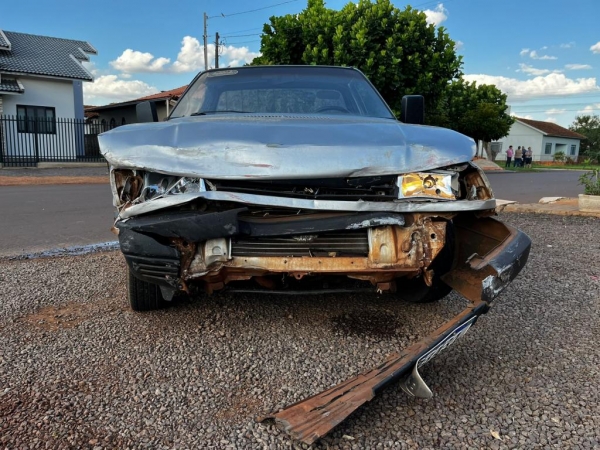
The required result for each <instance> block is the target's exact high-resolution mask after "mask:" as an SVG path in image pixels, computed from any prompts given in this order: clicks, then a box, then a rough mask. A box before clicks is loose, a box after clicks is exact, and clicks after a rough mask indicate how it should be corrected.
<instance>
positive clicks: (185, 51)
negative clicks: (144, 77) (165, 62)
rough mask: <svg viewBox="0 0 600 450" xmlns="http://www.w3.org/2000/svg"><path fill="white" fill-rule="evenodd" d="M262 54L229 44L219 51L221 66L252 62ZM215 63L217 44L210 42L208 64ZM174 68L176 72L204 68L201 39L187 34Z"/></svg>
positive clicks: (212, 65) (210, 65) (212, 64)
mask: <svg viewBox="0 0 600 450" xmlns="http://www.w3.org/2000/svg"><path fill="white" fill-rule="evenodd" d="M257 56H260V53H258V52H251V51H250V50H249V49H248V47H234V46H233V45H228V46H226V47H222V48H221V52H220V53H219V66H220V67H236V66H241V65H244V64H247V63H250V62H252V60H253V59H254V58H256V57H257ZM214 65H215V45H214V44H208V66H209V67H214ZM172 70H173V71H175V72H197V71H199V70H204V47H203V46H202V45H200V41H198V39H196V38H195V37H192V36H185V37H184V38H183V40H182V41H181V50H180V51H179V54H178V55H177V61H175V62H174V63H173V66H172Z"/></svg>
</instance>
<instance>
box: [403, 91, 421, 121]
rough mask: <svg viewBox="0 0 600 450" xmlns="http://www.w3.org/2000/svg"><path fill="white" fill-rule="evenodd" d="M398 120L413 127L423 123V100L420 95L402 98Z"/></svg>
mask: <svg viewBox="0 0 600 450" xmlns="http://www.w3.org/2000/svg"><path fill="white" fill-rule="evenodd" d="M400 120H401V121H402V122H404V123H412V124H415V125H423V123H425V99H424V98H423V96H422V95H405V96H404V97H402V110H401V113H400Z"/></svg>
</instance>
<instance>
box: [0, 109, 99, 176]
mask: <svg viewBox="0 0 600 450" xmlns="http://www.w3.org/2000/svg"><path fill="white" fill-rule="evenodd" d="M107 130H108V127H107V126H106V124H95V123H91V124H90V123H86V121H85V120H84V119H64V118H45V117H36V118H26V117H19V116H0V164H2V165H3V166H5V167H35V166H37V164H38V162H106V160H105V159H104V157H103V156H102V155H101V154H100V148H99V146H98V134H100V133H102V132H103V131H107Z"/></svg>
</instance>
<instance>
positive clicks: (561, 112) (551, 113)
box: [546, 108, 567, 116]
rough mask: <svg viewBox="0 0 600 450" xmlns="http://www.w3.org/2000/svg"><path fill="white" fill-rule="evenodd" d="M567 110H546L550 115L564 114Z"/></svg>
mask: <svg viewBox="0 0 600 450" xmlns="http://www.w3.org/2000/svg"><path fill="white" fill-rule="evenodd" d="M565 112H567V110H566V109H558V108H552V109H548V110H547V111H546V114H548V115H549V116H556V115H558V114H563V113H565Z"/></svg>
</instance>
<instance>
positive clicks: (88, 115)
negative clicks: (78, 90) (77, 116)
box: [83, 105, 100, 119]
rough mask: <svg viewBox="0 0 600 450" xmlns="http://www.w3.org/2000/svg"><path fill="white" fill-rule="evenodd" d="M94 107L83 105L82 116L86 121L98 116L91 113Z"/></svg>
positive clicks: (95, 113) (93, 112)
mask: <svg viewBox="0 0 600 450" xmlns="http://www.w3.org/2000/svg"><path fill="white" fill-rule="evenodd" d="M93 108H94V107H93V106H90V105H83V115H84V117H85V118H86V119H93V118H94V117H98V116H100V114H99V113H97V112H95V111H91V110H92V109H93Z"/></svg>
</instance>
